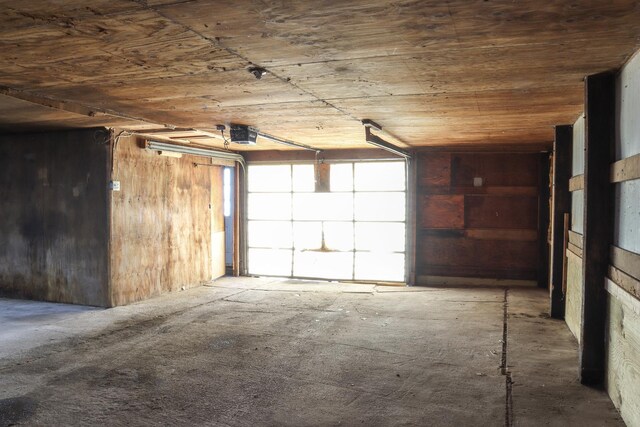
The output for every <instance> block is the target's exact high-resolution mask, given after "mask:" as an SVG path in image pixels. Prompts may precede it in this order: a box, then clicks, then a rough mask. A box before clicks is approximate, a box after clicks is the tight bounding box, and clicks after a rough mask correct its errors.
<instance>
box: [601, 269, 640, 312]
mask: <svg viewBox="0 0 640 427" xmlns="http://www.w3.org/2000/svg"><path fill="white" fill-rule="evenodd" d="M605 287H606V289H607V292H608V293H609V295H611V296H612V297H614V298H616V299H617V300H619V301H621V302H622V303H623V304H624V305H626V306H627V307H629V308H631V309H632V310H633V311H634V313H635V314H636V315H640V298H638V297H637V296H635V295H632V294H630V293H629V292H628V291H627V290H626V289H625V288H623V287H622V286H620V285H619V284H617V283H616V282H614V281H613V280H611V279H609V278H608V277H607V278H605ZM619 320H622V319H619Z"/></svg>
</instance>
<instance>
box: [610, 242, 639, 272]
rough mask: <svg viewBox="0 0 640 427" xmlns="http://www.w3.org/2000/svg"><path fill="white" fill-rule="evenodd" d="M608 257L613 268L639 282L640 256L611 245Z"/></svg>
mask: <svg viewBox="0 0 640 427" xmlns="http://www.w3.org/2000/svg"><path fill="white" fill-rule="evenodd" d="M609 257H610V258H611V259H610V262H611V264H612V265H613V266H614V267H615V268H617V269H619V270H622V271H624V272H625V273H627V274H628V275H630V276H631V277H633V278H634V279H636V280H640V254H637V253H635V252H630V251H627V250H624V249H622V248H619V247H617V246H614V245H611V251H610V253H609Z"/></svg>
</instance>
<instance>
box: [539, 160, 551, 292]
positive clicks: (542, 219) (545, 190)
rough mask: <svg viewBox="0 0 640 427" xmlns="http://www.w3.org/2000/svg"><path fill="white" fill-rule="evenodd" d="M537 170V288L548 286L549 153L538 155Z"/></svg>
mask: <svg viewBox="0 0 640 427" xmlns="http://www.w3.org/2000/svg"><path fill="white" fill-rule="evenodd" d="M539 164H540V167H539V169H538V174H539V175H538V176H539V179H538V198H539V199H538V272H537V276H538V287H539V288H547V287H548V286H549V242H548V237H549V153H542V154H541V155H540V162H539Z"/></svg>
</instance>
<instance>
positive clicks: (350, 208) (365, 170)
mask: <svg viewBox="0 0 640 427" xmlns="http://www.w3.org/2000/svg"><path fill="white" fill-rule="evenodd" d="M314 189H315V176H314V167H313V164H293V165H291V164H287V165H249V167H248V193H249V194H248V212H247V214H248V234H247V239H248V242H247V243H248V248H249V249H248V272H249V274H251V275H267V276H282V277H296V278H313V279H332V280H357V281H372V280H377V281H403V280H404V277H405V238H406V224H405V217H406V215H405V197H406V194H405V193H406V173H405V162H404V161H371V162H357V163H336V164H331V165H330V192H326V193H316V192H314Z"/></svg>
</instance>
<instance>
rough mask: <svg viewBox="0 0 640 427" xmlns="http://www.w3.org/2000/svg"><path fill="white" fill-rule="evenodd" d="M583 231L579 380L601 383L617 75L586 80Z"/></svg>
mask: <svg viewBox="0 0 640 427" xmlns="http://www.w3.org/2000/svg"><path fill="white" fill-rule="evenodd" d="M585 92H586V93H585V113H586V123H585V165H584V234H583V248H582V251H583V258H582V260H583V261H582V277H583V284H582V285H583V295H582V322H581V324H582V328H581V331H580V338H581V339H580V349H579V357H580V382H582V383H583V384H588V385H601V384H602V383H603V381H604V372H605V355H606V351H605V326H606V310H607V298H606V290H605V278H606V275H607V268H608V265H609V245H610V240H611V236H612V218H611V216H612V214H611V212H612V209H611V208H612V206H613V199H612V194H613V192H612V191H611V183H610V179H609V178H610V177H609V175H610V172H609V169H610V163H611V162H612V160H613V149H614V142H615V134H614V132H615V94H616V91H615V74H614V73H613V72H605V73H600V74H595V75H591V76H588V77H587V78H586V82H585Z"/></svg>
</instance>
